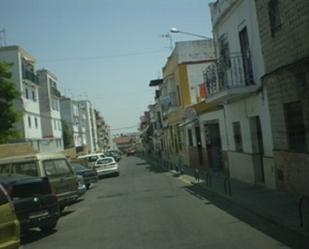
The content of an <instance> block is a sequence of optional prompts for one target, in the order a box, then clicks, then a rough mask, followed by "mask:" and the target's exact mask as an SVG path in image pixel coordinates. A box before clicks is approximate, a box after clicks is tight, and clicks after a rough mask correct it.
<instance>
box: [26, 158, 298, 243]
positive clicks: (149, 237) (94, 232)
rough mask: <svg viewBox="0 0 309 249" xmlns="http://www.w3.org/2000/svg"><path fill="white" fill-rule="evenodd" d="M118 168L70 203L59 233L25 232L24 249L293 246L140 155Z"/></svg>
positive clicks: (271, 227) (272, 230) (255, 220)
mask: <svg viewBox="0 0 309 249" xmlns="http://www.w3.org/2000/svg"><path fill="white" fill-rule="evenodd" d="M120 168H121V173H120V176H119V177H110V178H104V179H102V180H100V181H99V183H97V184H96V185H95V186H94V187H93V188H91V189H90V190H89V191H88V192H87V193H86V195H85V196H84V197H83V200H82V201H80V202H78V203H76V204H74V205H72V206H70V207H68V208H67V209H66V210H65V215H64V216H63V217H62V218H61V219H60V220H59V223H58V225H57V228H56V231H54V232H53V233H51V234H43V233H41V232H40V231H39V230H33V231H31V232H30V233H29V234H27V235H26V236H25V237H24V238H23V248H29V249H30V248H31V249H36V248H40V249H43V248H44V249H49V248H52V249H55V248H57V249H61V248H65V249H70V248H74V249H90V248H91V249H98V248H104V249H150V248H151V249H174V248H175V249H176V248H177V249H199V248H203V249H204V248H211V249H212V248H215V249H220V248H228V249H233V248H241V249H243V248H248V249H254V248H261V249H268V248H289V247H286V246H285V245H284V244H283V243H282V242H279V240H281V241H284V238H285V237H286V236H285V234H284V233H281V232H278V230H277V228H276V227H275V226H274V225H270V224H268V223H267V222H266V221H261V220H260V219H259V218H258V217H255V216H252V215H251V214H249V213H247V212H246V211H245V210H241V209H239V208H237V207H233V206H231V204H229V203H228V202H225V201H224V200H221V199H218V197H215V196H209V197H205V195H204V194H203V193H202V192H200V191H199V190H198V189H195V188H194V186H192V185H190V184H188V183H185V182H183V181H181V180H180V179H177V178H176V177H173V176H172V175H171V174H170V173H167V172H162V171H161V170H160V169H158V168H156V167H152V166H150V165H148V164H147V163H146V162H145V161H143V160H141V159H139V158H136V157H128V158H126V157H125V158H123V159H122V160H121V162H120ZM267 234H268V235H267ZM272 235H274V236H275V237H277V239H274V238H272ZM278 239H279V240H278ZM295 248H296V247H295Z"/></svg>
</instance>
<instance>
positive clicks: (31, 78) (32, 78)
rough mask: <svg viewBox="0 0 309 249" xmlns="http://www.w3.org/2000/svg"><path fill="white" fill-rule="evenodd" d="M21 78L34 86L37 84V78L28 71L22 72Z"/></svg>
mask: <svg viewBox="0 0 309 249" xmlns="http://www.w3.org/2000/svg"><path fill="white" fill-rule="evenodd" d="M23 78H24V79H26V80H29V81H31V82H33V83H35V84H37V85H38V84H39V80H38V77H37V76H36V74H35V73H33V72H31V71H29V70H24V71H23Z"/></svg>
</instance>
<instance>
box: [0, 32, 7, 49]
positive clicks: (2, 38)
mask: <svg viewBox="0 0 309 249" xmlns="http://www.w3.org/2000/svg"><path fill="white" fill-rule="evenodd" d="M4 46H6V34H5V29H4V28H3V29H1V30H0V47H4Z"/></svg>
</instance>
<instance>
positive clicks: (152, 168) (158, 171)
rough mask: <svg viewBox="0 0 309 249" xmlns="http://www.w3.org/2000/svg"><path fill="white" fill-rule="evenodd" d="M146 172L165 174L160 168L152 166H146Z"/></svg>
mask: <svg viewBox="0 0 309 249" xmlns="http://www.w3.org/2000/svg"><path fill="white" fill-rule="evenodd" d="M146 169H147V170H149V171H151V172H154V173H165V172H167V170H165V169H163V168H161V167H160V166H157V165H153V164H148V166H147V167H146Z"/></svg>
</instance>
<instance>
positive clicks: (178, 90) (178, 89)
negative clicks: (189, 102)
mask: <svg viewBox="0 0 309 249" xmlns="http://www.w3.org/2000/svg"><path fill="white" fill-rule="evenodd" d="M177 97H178V105H181V98H180V88H179V86H177Z"/></svg>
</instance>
